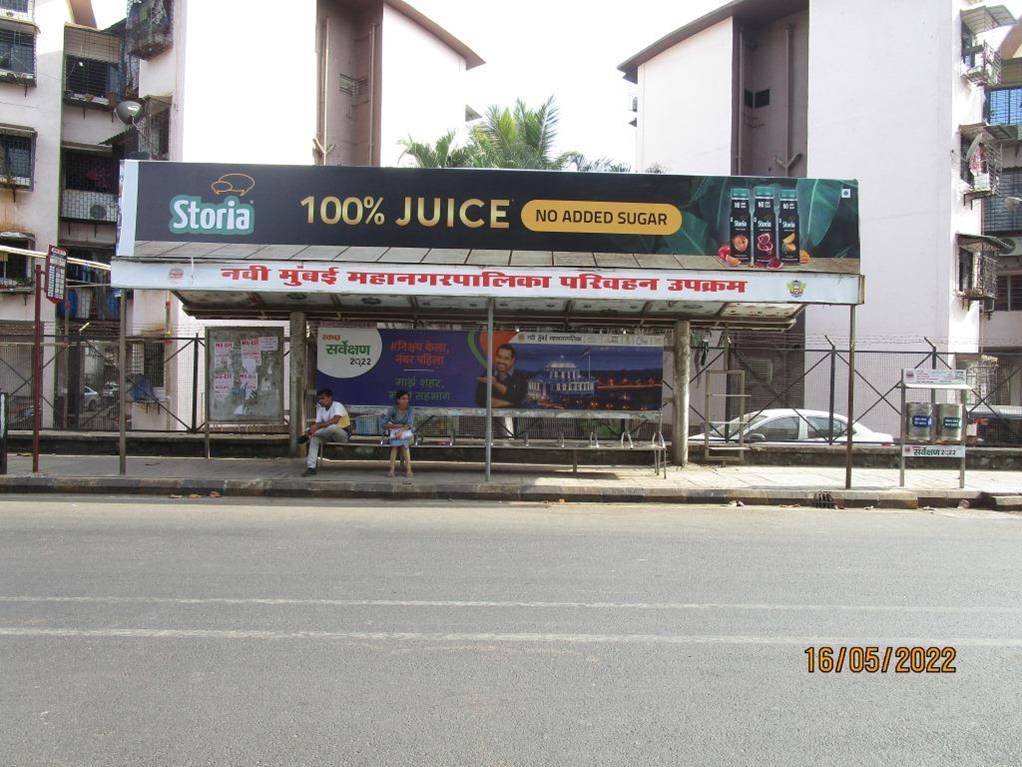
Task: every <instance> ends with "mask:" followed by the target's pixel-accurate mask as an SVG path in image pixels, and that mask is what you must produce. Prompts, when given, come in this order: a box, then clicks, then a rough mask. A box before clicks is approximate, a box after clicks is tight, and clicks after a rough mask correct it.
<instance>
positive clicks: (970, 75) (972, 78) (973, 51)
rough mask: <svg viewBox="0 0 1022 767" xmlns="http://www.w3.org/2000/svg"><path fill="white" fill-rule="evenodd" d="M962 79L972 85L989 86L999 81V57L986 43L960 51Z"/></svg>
mask: <svg viewBox="0 0 1022 767" xmlns="http://www.w3.org/2000/svg"><path fill="white" fill-rule="evenodd" d="M962 77H964V78H965V79H966V80H968V81H969V82H971V83H973V84H974V85H980V86H991V85H997V84H998V83H1000V81H1001V57H1000V55H999V54H998V53H997V51H995V50H994V49H993V47H992V46H990V45H989V44H987V43H983V44H981V45H973V46H970V47H968V48H963V49H962Z"/></svg>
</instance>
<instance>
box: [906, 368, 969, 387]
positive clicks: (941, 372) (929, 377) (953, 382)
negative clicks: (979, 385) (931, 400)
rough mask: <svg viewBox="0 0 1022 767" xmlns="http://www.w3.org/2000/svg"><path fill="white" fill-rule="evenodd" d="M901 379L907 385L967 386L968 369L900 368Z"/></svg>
mask: <svg viewBox="0 0 1022 767" xmlns="http://www.w3.org/2000/svg"><path fill="white" fill-rule="evenodd" d="M901 380H902V382H903V383H905V384H906V385H907V386H918V387H927V386H968V384H969V379H968V371H966V370H948V369H947V368H938V369H936V370H931V369H928V368H902V371H901Z"/></svg>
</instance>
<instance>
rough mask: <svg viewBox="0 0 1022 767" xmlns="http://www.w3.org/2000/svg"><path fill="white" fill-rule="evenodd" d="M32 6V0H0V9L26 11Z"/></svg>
mask: <svg viewBox="0 0 1022 767" xmlns="http://www.w3.org/2000/svg"><path fill="white" fill-rule="evenodd" d="M31 7H32V0H0V11H14V13H28V12H29V11H30V10H31Z"/></svg>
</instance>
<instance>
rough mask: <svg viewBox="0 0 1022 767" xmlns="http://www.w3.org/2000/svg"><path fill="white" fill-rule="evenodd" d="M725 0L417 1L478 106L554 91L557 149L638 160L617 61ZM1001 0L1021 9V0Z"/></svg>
mask: <svg viewBox="0 0 1022 767" xmlns="http://www.w3.org/2000/svg"><path fill="white" fill-rule="evenodd" d="M204 1H205V2H210V0H204ZM251 1H252V2H261V1H264V0H251ZM721 1H722V0H630V2H628V3H621V2H611V1H610V0H515V2H513V3H499V4H498V3H496V2H494V1H493V0H410V2H411V4H412V5H414V6H415V7H416V8H418V9H419V10H420V11H422V12H423V13H425V14H426V15H427V16H429V17H430V18H432V19H433V20H434V21H436V22H437V23H439V24H440V25H441V26H443V27H445V28H447V29H448V30H449V31H450V32H451V33H452V34H454V35H455V36H456V37H458V38H460V39H461V40H462V41H464V42H465V43H466V44H467V45H468V46H469V47H470V48H472V49H473V50H474V51H475V52H476V53H478V54H479V55H480V56H482V58H483V59H484V60H485V61H486V63H485V64H484V65H482V66H480V67H476V68H475V69H473V70H470V71H469V72H468V73H467V75H466V78H467V89H468V98H467V100H468V103H469V105H470V106H472V107H473V108H474V109H476V111H478V112H483V111H484V110H485V109H486V107H487V106H489V105H491V104H502V105H510V104H512V103H513V102H514V101H515V99H517V98H524V99H525V100H526V102H527V103H529V104H530V105H533V106H536V105H539V104H541V103H542V102H543V101H545V100H546V99H547V98H548V97H549V96H551V95H552V96H554V97H555V98H556V100H557V104H558V106H559V108H560V131H559V141H558V145H557V147H556V150H557V151H558V152H563V151H568V150H575V151H580V152H582V153H583V154H585V155H586V156H587V157H590V158H597V157H606V158H608V159H611V160H614V161H617V162H624V163H627V164H629V165H632V164H634V160H635V129H634V128H632V127H631V126H630V125H629V124H628V121H629V120H631V119H632V117H633V116H634V115H633V114H632V113H631V111H630V109H631V100H632V96H633V95H635V90H634V88H635V86H634V85H632V84H631V83H628V82H625V80H623V79H622V76H621V74H622V73H621V72H620V71H619V70H618V69H617V65H618V64H620V63H621V62H622V61H624V60H625V59H627V58H629V57H630V56H632V55H633V54H635V53H637V52H638V51H640V50H641V49H642V48H644V47H646V46H647V45H649V44H650V43H652V42H653V41H655V40H657V39H659V38H660V37H663V36H664V35H666V34H668V33H669V32H671V31H673V30H674V29H677V28H678V27H680V26H682V25H683V24H686V23H687V22H689V21H691V20H693V19H695V18H698V17H699V16H702V15H703V14H704V13H706V12H707V11H708V10H710V9H712V8H714V7H717V6H719V5H720V4H721ZM1001 2H1002V3H1003V4H1004V5H1006V6H1007V7H1008V8H1009V9H1010V10H1011V11H1012V12H1013V13H1014V14H1015V15H1016V16H1018V15H1019V14H1022V0H1001ZM124 6H125V3H124V0H93V7H94V8H95V10H96V17H97V22H98V25H99V26H100V27H104V26H106V25H108V24H110V23H112V22H114V21H116V20H117V19H118V18H120V17H123V16H124ZM679 87H684V86H683V84H679ZM452 127H454V126H452ZM415 138H417V139H419V140H428V141H432V140H434V139H435V138H436V137H435V136H416V137H415Z"/></svg>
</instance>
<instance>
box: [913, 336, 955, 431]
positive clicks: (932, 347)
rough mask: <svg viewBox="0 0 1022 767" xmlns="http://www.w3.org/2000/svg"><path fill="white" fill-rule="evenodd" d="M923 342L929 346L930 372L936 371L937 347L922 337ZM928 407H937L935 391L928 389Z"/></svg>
mask: <svg viewBox="0 0 1022 767" xmlns="http://www.w3.org/2000/svg"><path fill="white" fill-rule="evenodd" d="M923 340H924V341H926V343H928V344H929V345H930V370H936V369H937V345H936V344H935V343H933V341H931V340H930V339H929V338H927V337H926V336H923ZM930 405H931V407H936V405H937V390H936V389H930ZM962 418H963V419H964V418H965V414H964V413H962ZM962 423H963V424H964V423H965V421H964V420H963V421H962ZM963 428H964V426H963Z"/></svg>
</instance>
